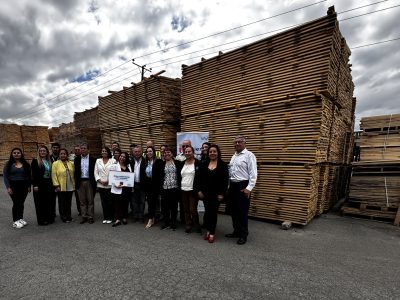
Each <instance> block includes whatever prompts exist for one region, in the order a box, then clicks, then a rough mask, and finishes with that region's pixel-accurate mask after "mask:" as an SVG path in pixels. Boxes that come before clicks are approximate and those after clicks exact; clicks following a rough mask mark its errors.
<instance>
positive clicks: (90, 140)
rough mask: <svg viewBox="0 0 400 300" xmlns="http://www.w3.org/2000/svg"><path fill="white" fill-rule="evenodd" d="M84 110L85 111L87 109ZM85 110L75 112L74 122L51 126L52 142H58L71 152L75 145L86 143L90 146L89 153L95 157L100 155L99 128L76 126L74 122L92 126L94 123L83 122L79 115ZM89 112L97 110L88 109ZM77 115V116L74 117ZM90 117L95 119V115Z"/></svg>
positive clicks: (82, 114)
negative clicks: (55, 127) (56, 126)
mask: <svg viewBox="0 0 400 300" xmlns="http://www.w3.org/2000/svg"><path fill="white" fill-rule="evenodd" d="M85 112H86V113H87V112H88V111H85ZM85 112H83V113H75V115H74V119H75V120H74V122H70V123H63V124H61V125H60V127H58V129H57V130H55V129H53V128H52V129H53V132H54V133H55V135H54V139H53V141H52V142H58V143H60V144H61V147H62V148H66V149H67V150H68V152H72V151H73V149H74V147H75V146H76V145H81V144H82V143H87V144H88V145H89V148H90V153H92V155H94V156H95V157H97V156H100V154H101V147H102V143H101V133H100V128H98V127H97V128H90V127H78V126H77V125H76V123H75V121H76V120H78V122H77V123H78V124H80V126H93V125H94V124H95V123H94V122H93V121H87V122H85V121H83V120H82V119H81V117H82V116H84V115H85ZM89 112H90V114H91V113H93V112H97V109H96V110H94V109H92V110H89ZM77 115H78V118H76V116H77ZM88 117H89V116H88ZM90 117H91V118H94V119H96V117H93V116H90Z"/></svg>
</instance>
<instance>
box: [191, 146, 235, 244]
mask: <svg viewBox="0 0 400 300" xmlns="http://www.w3.org/2000/svg"><path fill="white" fill-rule="evenodd" d="M228 182H229V172H228V165H227V164H226V163H225V162H224V161H223V160H222V159H221V151H220V150H219V147H218V145H211V146H210V148H209V149H208V160H207V161H206V162H205V163H204V164H202V165H201V166H200V168H199V171H198V175H197V176H196V177H195V190H197V191H198V197H199V199H202V200H203V202H204V208H205V212H204V226H205V228H206V229H207V233H206V234H205V235H204V239H205V240H208V242H209V243H213V242H214V240H215V227H216V226H217V217H218V207H219V204H220V202H221V201H222V200H223V199H224V197H225V194H226V191H227V189H228Z"/></svg>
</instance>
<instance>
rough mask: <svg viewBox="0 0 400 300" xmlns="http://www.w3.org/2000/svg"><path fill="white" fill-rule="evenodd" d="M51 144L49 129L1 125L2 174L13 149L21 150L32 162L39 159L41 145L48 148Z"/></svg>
mask: <svg viewBox="0 0 400 300" xmlns="http://www.w3.org/2000/svg"><path fill="white" fill-rule="evenodd" d="M49 142H50V138H49V134H48V130H47V127H45V126H25V125H24V126H20V125H17V124H0V174H1V175H2V174H3V167H4V165H5V163H6V162H7V160H8V159H9V157H10V151H11V150H12V149H13V148H16V147H18V148H21V149H22V151H23V152H24V156H25V158H26V159H27V160H28V161H30V160H31V159H32V158H35V157H37V148H38V146H39V145H46V146H48V145H49Z"/></svg>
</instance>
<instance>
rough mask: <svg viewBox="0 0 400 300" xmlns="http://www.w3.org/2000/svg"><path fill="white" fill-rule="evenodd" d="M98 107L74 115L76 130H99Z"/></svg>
mask: <svg viewBox="0 0 400 300" xmlns="http://www.w3.org/2000/svg"><path fill="white" fill-rule="evenodd" d="M97 111H98V107H97V106H96V107H94V108H92V109H87V110H85V111H82V112H76V113H75V114H74V124H75V127H76V128H80V129H82V128H99V117H98V112H97Z"/></svg>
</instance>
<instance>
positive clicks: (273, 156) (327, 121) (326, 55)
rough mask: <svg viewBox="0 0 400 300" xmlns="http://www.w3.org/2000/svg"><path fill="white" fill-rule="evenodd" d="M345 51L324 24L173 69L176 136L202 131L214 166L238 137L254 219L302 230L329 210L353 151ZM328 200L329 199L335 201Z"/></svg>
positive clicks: (329, 20)
mask: <svg viewBox="0 0 400 300" xmlns="http://www.w3.org/2000/svg"><path fill="white" fill-rule="evenodd" d="M349 57H350V50H349V48H348V46H347V45H346V42H345V40H344V38H343V37H342V36H341V33H340V30H339V24H338V21H337V16H336V13H335V12H334V9H333V8H330V9H329V10H328V16H326V17H323V18H320V19H317V20H315V21H312V22H309V23H307V24H304V25H302V26H299V27H296V28H294V29H292V30H288V31H285V32H282V33H279V34H277V35H274V36H272V37H268V38H266V39H263V40H260V41H257V42H254V43H252V44H249V45H246V46H244V47H241V48H239V49H236V50H233V51H231V52H228V53H225V54H222V53H220V55H218V56H217V57H214V58H210V59H207V60H202V61H201V62H200V63H198V64H194V65H191V66H185V65H184V66H182V73H183V76H182V100H181V101H182V117H181V120H182V131H208V132H209V137H210V141H211V142H213V143H216V144H218V145H220V147H221V151H222V155H223V159H224V160H227V161H229V160H230V157H231V155H232V153H233V151H234V148H233V144H232V141H233V139H234V137H235V136H236V135H238V134H242V135H245V136H247V138H248V141H247V148H248V149H249V150H251V151H252V152H253V153H254V154H255V155H256V156H257V162H258V171H259V179H258V182H257V186H256V189H255V190H254V193H253V198H252V201H251V207H250V215H251V216H253V217H258V218H263V219H270V220H279V221H290V222H293V223H296V224H302V225H305V224H307V223H309V222H310V220H312V218H313V217H314V216H315V215H318V214H320V213H322V212H324V211H326V210H328V209H329V208H330V207H331V206H332V205H333V204H334V203H335V200H337V197H338V196H339V195H342V194H343V191H339V192H337V191H336V190H337V188H338V187H342V186H343V187H345V186H346V185H345V184H340V180H339V179H340V178H339V175H340V174H343V173H345V172H346V171H347V167H346V166H347V165H348V164H349V163H350V160H349V159H350V158H351V153H349V152H351V151H352V148H353V147H352V141H353V140H352V132H353V126H354V110H355V103H356V101H355V99H354V98H353V90H354V84H353V82H352V77H351V69H350V65H349V64H348V62H349ZM335 193H336V194H335Z"/></svg>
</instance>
